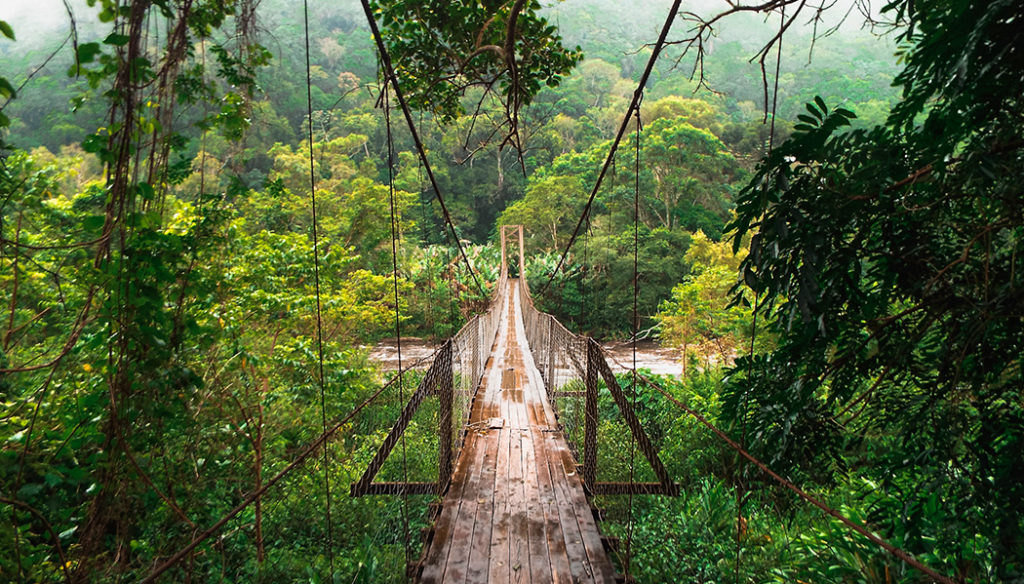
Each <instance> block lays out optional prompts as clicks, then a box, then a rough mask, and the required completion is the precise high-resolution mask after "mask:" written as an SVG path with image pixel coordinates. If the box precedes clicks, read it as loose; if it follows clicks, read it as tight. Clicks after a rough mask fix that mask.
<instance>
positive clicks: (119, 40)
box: [103, 32, 131, 47]
mask: <svg viewBox="0 0 1024 584" xmlns="http://www.w3.org/2000/svg"><path fill="white" fill-rule="evenodd" d="M129 40H131V39H130V38H129V37H128V35H123V34H118V33H116V32H112V33H110V35H109V36H107V38H105V39H103V44H105V45H113V46H115V47H123V46H125V45H127V44H128V41H129Z"/></svg>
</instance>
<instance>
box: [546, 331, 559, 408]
mask: <svg viewBox="0 0 1024 584" xmlns="http://www.w3.org/2000/svg"><path fill="white" fill-rule="evenodd" d="M544 316H546V317H548V336H547V339H546V342H545V343H544V358H545V359H547V367H546V369H547V370H548V371H547V374H548V375H547V377H548V378H547V379H545V380H544V381H546V382H547V386H548V399H551V396H552V392H553V391H555V389H556V388H555V350H554V346H553V345H554V336H555V317H553V316H551V315H550V314H546V315H544Z"/></svg>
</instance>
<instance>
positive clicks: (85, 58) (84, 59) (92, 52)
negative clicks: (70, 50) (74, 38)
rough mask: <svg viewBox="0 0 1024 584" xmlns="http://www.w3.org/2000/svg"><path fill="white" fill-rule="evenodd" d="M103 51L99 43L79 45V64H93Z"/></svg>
mask: <svg viewBox="0 0 1024 584" xmlns="http://www.w3.org/2000/svg"><path fill="white" fill-rule="evenodd" d="M101 51H102V49H101V48H100V44H99V43H84V44H81V45H78V62H79V64H85V63H92V62H93V60H94V59H96V55H99V54H100V52H101Z"/></svg>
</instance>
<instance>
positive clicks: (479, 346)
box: [351, 262, 508, 496]
mask: <svg viewBox="0 0 1024 584" xmlns="http://www.w3.org/2000/svg"><path fill="white" fill-rule="evenodd" d="M507 279H508V269H507V265H506V264H505V263H504V262H503V263H502V269H501V273H500V275H499V276H498V281H497V282H495V285H494V291H493V293H492V295H491V301H490V303H489V304H488V307H487V310H486V311H485V312H484V313H482V314H478V315H475V316H473V317H472V318H470V319H469V321H468V322H466V324H465V325H463V326H462V328H461V329H459V331H458V332H457V333H455V336H453V337H452V338H451V339H449V340H447V341H445V343H444V344H442V345H441V347H439V348H438V349H437V351H435V352H434V354H433V356H432V357H431V363H430V365H429V367H428V368H427V370H426V373H425V374H424V375H423V378H422V380H421V381H420V382H419V384H418V386H417V387H416V390H415V391H414V392H413V393H412V394H411V397H409V400H408V402H407V403H406V405H405V407H404V408H403V410H402V412H401V414H400V415H399V416H398V420H397V422H395V424H394V426H393V427H392V429H391V432H390V433H388V435H387V436H386V437H385V439H384V441H383V443H382V444H381V446H380V449H379V450H378V451H377V454H376V455H375V456H374V458H373V459H372V460H371V461H370V462H369V464H368V466H367V468H366V472H365V473H363V476H362V477H361V478H360V479H359V480H358V481H357V482H355V483H353V484H352V486H351V494H352V495H353V496H360V495H375V494H377V495H384V494H386V495H401V494H425V493H433V494H442V493H444V491H445V489H447V487H448V484H449V482H450V480H451V475H452V470H453V468H454V464H455V461H456V460H458V457H459V453H460V451H461V449H462V445H463V442H464V437H465V428H466V426H467V424H468V423H469V416H470V410H471V407H472V404H473V397H474V395H475V394H476V388H477V386H478V385H479V383H480V380H481V379H482V378H483V375H484V367H485V366H486V364H487V359H488V357H489V355H490V351H491V345H492V344H493V343H494V338H495V336H496V334H497V330H498V323H499V321H500V319H501V308H502V307H503V306H504V305H505V297H506V294H507V293H508V285H507ZM423 407H425V408H426V409H427V410H428V411H430V410H434V411H436V412H437V423H436V425H435V426H434V428H435V429H436V431H437V435H438V448H437V453H438V454H437V473H436V475H435V476H434V477H433V478H431V479H428V480H414V479H413V478H412V477H406V478H405V479H404V480H401V481H383V480H382V481H376V480H375V479H376V477H377V476H378V475H379V474H380V473H381V472H382V469H384V468H386V467H387V466H388V465H390V464H395V463H396V462H401V463H403V464H404V459H402V460H389V458H391V455H392V451H393V450H394V448H395V447H396V446H397V445H398V444H399V442H400V440H401V439H402V436H403V433H404V432H405V431H406V429H407V428H408V427H409V424H410V422H411V421H412V420H413V418H414V417H415V416H417V412H418V411H419V410H420V409H421V408H423ZM422 456H423V453H422V452H417V457H420V458H421V457H422Z"/></svg>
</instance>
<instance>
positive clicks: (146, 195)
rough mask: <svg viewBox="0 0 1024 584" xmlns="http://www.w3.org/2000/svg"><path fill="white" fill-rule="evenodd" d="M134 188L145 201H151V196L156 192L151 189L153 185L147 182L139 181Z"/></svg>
mask: <svg viewBox="0 0 1024 584" xmlns="http://www.w3.org/2000/svg"><path fill="white" fill-rule="evenodd" d="M135 188H136V192H138V194H139V196H140V197H142V198H143V199H144V200H146V201H152V200H153V198H154V197H155V196H156V194H155V193H154V191H153V186H152V185H150V184H149V183H145V182H140V183H139V184H137V185H136V186H135Z"/></svg>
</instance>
